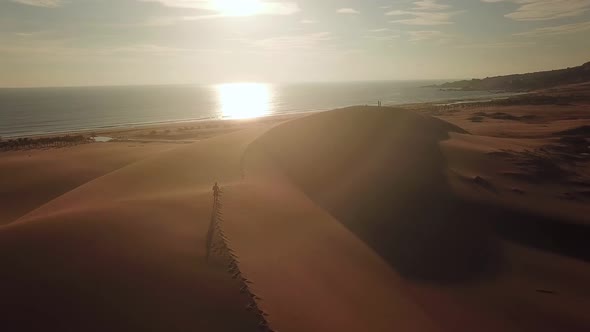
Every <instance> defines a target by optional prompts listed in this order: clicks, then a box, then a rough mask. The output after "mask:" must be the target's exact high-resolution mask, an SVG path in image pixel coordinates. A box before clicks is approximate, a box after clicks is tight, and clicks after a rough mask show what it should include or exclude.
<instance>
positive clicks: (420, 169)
mask: <svg viewBox="0 0 590 332" xmlns="http://www.w3.org/2000/svg"><path fill="white" fill-rule="evenodd" d="M449 131H455V132H464V131H463V130H462V129H460V128H458V127H455V126H452V125H450V124H448V123H446V122H444V121H441V120H438V119H435V118H431V117H424V116H421V115H419V114H416V113H412V112H407V111H402V110H397V109H390V108H370V107H362V108H361V107H357V108H348V109H342V110H338V111H333V112H328V113H323V114H318V115H314V116H310V117H307V118H304V119H299V120H296V121H291V122H289V123H286V124H283V125H281V126H279V127H277V128H275V129H273V130H271V131H269V132H268V133H267V134H266V135H264V136H262V137H261V138H260V139H259V140H258V141H256V142H255V143H254V144H252V146H251V148H253V149H259V150H262V151H264V152H265V153H266V154H268V155H269V156H270V157H271V159H272V160H274V162H275V163H276V164H277V165H278V166H279V167H280V168H281V169H282V170H283V172H284V173H285V174H286V175H287V176H288V177H289V178H290V179H291V181H292V182H293V183H295V184H296V185H297V186H299V187H300V188H301V189H302V190H303V191H304V192H305V193H306V194H307V195H308V196H309V197H310V198H311V199H312V200H314V201H315V202H316V203H317V204H318V205H320V206H322V207H323V208H324V209H326V210H327V211H328V212H329V213H331V214H332V215H333V216H334V217H335V218H336V219H338V220H339V221H340V222H341V223H342V224H343V225H344V226H346V227H347V228H348V229H349V230H351V231H352V232H353V233H355V234H356V235H357V236H358V237H359V238H360V239H362V240H363V241H364V242H365V243H367V244H368V245H369V246H371V247H372V248H373V249H374V250H375V251H376V252H377V253H378V254H379V255H381V256H382V257H383V258H384V259H385V260H387V261H388V262H389V263H390V264H391V265H392V266H393V267H394V268H395V269H396V270H397V271H398V272H399V273H400V274H401V275H403V276H404V277H406V278H411V279H416V280H428V281H433V282H445V283H448V282H463V281H469V280H474V279H479V278H485V277H491V276H493V275H495V273H496V272H497V271H498V269H499V267H500V266H501V261H502V259H501V257H502V255H501V251H500V249H499V245H498V243H497V242H496V241H494V237H493V234H492V229H491V227H489V226H488V225H487V224H485V223H483V224H481V223H478V222H476V220H477V211H471V210H470V209H469V206H466V205H465V202H462V201H460V200H459V199H458V198H457V197H456V196H455V195H453V193H452V191H451V189H450V187H449V185H448V183H447V178H446V175H445V172H446V161H445V158H444V156H443V154H442V152H441V150H440V147H439V142H440V141H441V140H444V139H446V138H448V132H449Z"/></svg>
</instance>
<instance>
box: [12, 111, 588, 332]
mask: <svg viewBox="0 0 590 332" xmlns="http://www.w3.org/2000/svg"><path fill="white" fill-rule="evenodd" d="M480 140H484V141H485V140H490V138H482V137H480V136H475V135H469V134H468V133H467V132H466V131H465V130H463V129H461V128H460V127H459V126H457V125H453V124H450V123H448V122H446V121H443V120H440V119H436V118H433V117H429V116H425V115H421V114H418V113H416V112H410V111H406V110H401V109H395V108H376V107H352V108H345V109H340V110H335V111H331V112H324V113H318V114H312V115H307V116H304V117H299V118H297V119H294V120H290V121H286V122H284V123H280V124H276V123H273V124H266V125H261V126H259V127H256V128H249V129H244V130H240V131H236V132H233V133H230V134H226V135H223V136H218V137H215V138H212V139H208V140H204V141H201V142H197V143H192V144H187V145H183V146H180V147H176V148H174V149H170V150H166V151H161V152H159V153H157V154H153V155H150V156H149V157H148V158H144V159H142V160H140V161H137V162H133V163H130V164H128V165H126V166H124V167H121V168H119V169H117V170H116V171H113V172H110V173H109V174H106V175H104V176H101V177H99V178H96V179H93V180H91V181H89V182H87V183H86V184H84V185H81V186H78V187H76V188H75V189H73V190H71V191H69V192H67V193H63V194H61V195H60V196H59V197H57V198H54V199H52V200H51V201H50V202H48V203H46V204H44V205H42V206H40V207H38V208H36V209H34V210H33V211H31V212H29V213H28V214H26V215H25V216H23V217H21V218H19V219H18V222H17V223H12V224H10V225H8V226H4V227H1V228H0V263H2V264H3V266H7V267H10V268H7V269H5V271H4V272H3V280H4V281H3V283H2V284H0V292H1V293H2V294H3V298H4V300H3V301H1V302H0V311H2V312H3V313H5V314H6V317H7V318H6V320H5V324H6V325H7V326H10V327H12V326H17V327H20V328H22V330H30V331H34V330H40V329H43V328H47V327H48V326H50V327H51V328H56V329H65V330H67V329H70V330H71V329H74V330H84V331H102V330H105V329H109V330H121V331H132V330H141V331H149V330H153V331H161V330H167V331H186V330H187V329H197V330H199V329H200V330H207V331H236V330H240V331H250V330H252V331H255V330H258V329H259V328H260V325H259V324H260V319H259V318H260V317H257V316H256V315H252V312H250V311H248V310H247V308H248V307H249V306H250V305H251V304H252V302H251V297H250V296H243V295H244V294H243V293H240V289H241V288H243V287H244V285H243V283H242V282H243V281H241V280H236V279H232V275H231V274H229V273H228V266H226V265H225V264H215V263H214V264H210V262H207V259H206V256H207V248H206V246H205V244H206V242H207V240H206V239H207V233H208V230H209V222H210V220H211V213H212V205H213V204H212V203H213V201H212V195H211V194H212V193H211V186H212V185H213V183H214V182H216V181H217V182H219V183H220V184H222V186H223V189H224V196H223V211H222V212H223V219H224V220H223V226H222V227H223V232H224V234H225V236H226V237H227V238H228V239H230V240H231V248H232V250H233V251H235V255H236V257H238V258H239V271H240V274H242V275H243V276H244V277H245V278H246V279H247V280H249V281H250V282H252V283H251V284H248V289H249V290H250V291H251V293H252V294H256V296H259V297H260V300H259V301H257V302H256V303H257V306H258V307H259V309H260V310H262V311H263V312H264V313H267V314H268V317H267V318H266V320H267V322H268V324H269V325H270V327H271V328H272V329H274V330H278V331H282V332H285V331H294V332H295V331H363V330H367V331H390V330H391V329H392V328H397V329H401V330H404V331H473V330H479V331H498V330H502V331H554V330H559V329H563V328H567V329H568V330H569V331H584V330H585V328H587V327H588V326H590V322H589V321H588V320H587V319H585V318H584V315H583V312H581V311H580V310H573V309H572V310H567V309H564V308H570V307H571V308H574V306H575V305H580V306H579V307H575V308H582V307H583V304H584V303H588V296H587V294H586V293H583V292H582V293H573V292H571V289H582V290H583V289H585V288H584V285H583V284H584V281H583V280H584V279H583V278H579V279H571V278H570V279H568V278H567V276H568V275H570V274H572V273H575V274H576V275H581V276H584V275H590V269H589V268H588V267H587V266H585V265H583V264H580V262H579V261H578V260H573V259H570V258H567V259H565V258H560V257H561V256H558V255H555V254H547V253H546V252H539V251H535V250H534V249H530V246H529V248H526V247H524V248H525V249H523V247H522V244H521V245H518V244H514V243H519V242H518V241H515V242H510V243H506V240H505V239H504V238H503V237H502V236H501V234H498V232H497V229H496V228H495V227H496V226H497V224H496V223H495V220H494V219H495V218H505V221H506V222H508V224H507V225H508V226H510V222H516V221H519V222H520V221H521V219H523V220H525V221H526V220H529V219H530V220H536V219H534V218H536V215H534V214H530V213H528V212H526V211H524V212H522V211H521V212H519V213H520V214H518V213H513V212H514V211H512V210H510V209H508V208H502V207H501V206H500V205H498V204H497V202H496V201H494V199H495V198H494V199H492V198H493V197H501V196H503V195H504V194H502V195H500V194H497V193H494V191H493V190H490V188H494V189H495V187H493V186H491V187H490V186H487V184H488V183H490V184H492V183H491V182H489V181H488V180H486V178H487V177H486V176H484V177H477V176H476V174H475V173H473V174H472V173H469V172H470V171H471V170H472V167H471V164H470V163H472V162H473V163H479V162H480V161H479V159H478V158H481V155H485V152H481V151H480V150H478V149H479V148H478V144H479V142H480ZM467 150H468V151H470V153H472V154H469V153H466V152H465V151H467ZM482 151H483V150H482ZM492 185H493V184H492ZM498 192H500V191H499V189H498ZM470 195H472V196H476V195H477V196H478V197H484V198H486V199H488V201H487V203H486V202H484V203H481V202H479V201H477V200H474V199H472V198H471V197H470ZM490 197H492V198H490ZM490 202H491V203H490ZM497 209H499V210H498V211H499V212H495V213H492V212H494V210H497ZM519 211H520V210H519ZM213 213H215V211H213ZM531 225H534V224H527V223H526V222H525V223H523V224H522V227H521V228H517V229H527V228H528V227H530V226H531ZM507 229H508V231H511V230H513V228H512V227H507ZM521 243H524V244H526V243H525V242H521ZM527 246H528V245H527ZM533 247H534V246H533ZM541 248H542V249H544V250H549V251H551V250H553V249H555V248H551V247H550V246H547V245H544V246H541ZM553 251H554V252H559V251H555V250H553ZM230 268H231V267H230ZM539 271H550V273H547V276H546V277H539V273H538V272H539ZM556 271H559V273H558V272H556ZM568 283H569V284H568ZM533 287H534V288H533ZM537 289H540V290H548V291H550V292H553V293H543V296H546V297H548V296H552V297H551V298H539V296H540V295H539V294H541V293H539V292H537V291H536V290H537ZM546 294H553V295H546ZM503 297H505V298H506V299H509V300H503ZM56 303H58V304H60V305H55V304H56ZM512 303H517V304H518V306H516V305H512ZM538 313H542V316H541V318H540V319H541V320H542V323H539V321H538V318H537V317H538V316H539V315H537V314H538ZM32 317H34V319H31V318H32Z"/></svg>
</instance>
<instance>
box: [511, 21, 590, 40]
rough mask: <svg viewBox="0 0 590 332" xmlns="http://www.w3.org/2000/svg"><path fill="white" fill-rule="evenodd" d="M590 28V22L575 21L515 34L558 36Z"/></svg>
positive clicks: (522, 35)
mask: <svg viewBox="0 0 590 332" xmlns="http://www.w3.org/2000/svg"><path fill="white" fill-rule="evenodd" d="M588 30H590V22H582V23H573V24H565V25H558V26H553V27H545V28H538V29H535V30H531V31H526V32H520V33H516V34H514V35H515V36H521V37H543V36H558V35H566V34H570V33H577V32H582V31H588Z"/></svg>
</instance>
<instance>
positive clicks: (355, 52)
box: [0, 0, 590, 87]
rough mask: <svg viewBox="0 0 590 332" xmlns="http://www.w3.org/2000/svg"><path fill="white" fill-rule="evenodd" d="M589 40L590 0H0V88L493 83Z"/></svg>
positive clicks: (586, 55) (563, 62) (575, 50)
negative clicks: (489, 78) (490, 80)
mask: <svg viewBox="0 0 590 332" xmlns="http://www.w3.org/2000/svg"><path fill="white" fill-rule="evenodd" d="M588 36H590V0H399V1H391V0H374V1H371V0H284V1H283V0H0V86H2V87H29V86H85V85H129V84H212V83H223V82H312V81H326V82H327V81H363V80H423V79H460V78H473V77H477V78H483V77H487V76H494V75H502V74H511V73H522V72H530V71H538V70H546V69H558V68H565V67H572V66H577V65H581V64H582V63H585V62H588V61H590V38H589V37H588Z"/></svg>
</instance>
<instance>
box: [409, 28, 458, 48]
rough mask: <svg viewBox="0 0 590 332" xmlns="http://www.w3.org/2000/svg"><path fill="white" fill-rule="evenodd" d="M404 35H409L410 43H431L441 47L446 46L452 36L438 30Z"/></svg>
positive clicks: (411, 32)
mask: <svg viewBox="0 0 590 332" xmlns="http://www.w3.org/2000/svg"><path fill="white" fill-rule="evenodd" d="M406 33H407V34H408V35H409V38H408V40H409V41H411V42H423V41H431V42H433V43H436V44H438V45H441V44H447V43H449V42H450V41H451V40H452V39H453V36H451V35H449V34H447V33H444V32H442V31H438V30H419V31H408V32H406Z"/></svg>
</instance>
